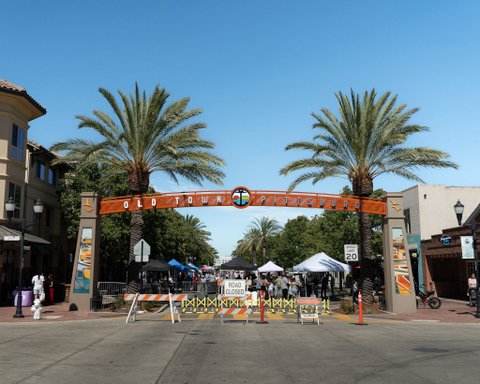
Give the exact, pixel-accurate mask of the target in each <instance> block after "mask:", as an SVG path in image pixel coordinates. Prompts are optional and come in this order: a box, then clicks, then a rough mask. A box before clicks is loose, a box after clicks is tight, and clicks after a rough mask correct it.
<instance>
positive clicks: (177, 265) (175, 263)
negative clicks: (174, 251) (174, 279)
mask: <svg viewBox="0 0 480 384" xmlns="http://www.w3.org/2000/svg"><path fill="white" fill-rule="evenodd" d="M168 264H170V266H171V267H173V268H176V269H178V270H179V271H186V270H188V267H186V266H185V265H183V264H182V263H179V262H178V261H177V260H175V259H172V260H170V261H169V262H168Z"/></svg>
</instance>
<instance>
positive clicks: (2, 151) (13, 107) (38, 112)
mask: <svg viewBox="0 0 480 384" xmlns="http://www.w3.org/2000/svg"><path fill="white" fill-rule="evenodd" d="M45 113H46V110H45V108H44V107H42V106H41V105H40V104H39V103H38V102H37V101H36V100H35V99H33V98H32V97H31V96H30V95H29V94H28V93H27V91H26V90H25V89H24V88H22V87H20V86H18V85H15V84H13V83H10V82H8V81H5V80H0V224H1V225H0V243H1V245H2V248H1V251H0V303H5V302H7V301H8V300H9V299H10V298H11V292H12V290H13V289H15V287H16V286H17V285H18V282H19V272H20V269H19V267H20V247H19V242H18V241H5V236H7V238H8V236H13V237H14V238H15V237H16V236H17V237H18V235H20V234H21V231H20V227H21V223H22V220H24V223H25V227H26V230H25V232H26V236H25V238H24V239H25V245H26V247H25V248H24V249H25V250H24V265H23V276H22V277H23V281H24V283H26V285H29V283H30V281H31V277H32V274H34V273H35V272H40V271H42V272H44V273H45V274H46V275H48V274H50V273H51V274H53V277H54V280H55V281H56V282H64V281H67V280H68V277H69V276H67V275H68V271H69V270H71V264H70V265H68V264H69V257H68V255H69V251H68V244H67V239H66V235H65V231H64V229H63V228H64V225H63V223H62V213H61V209H60V204H59V201H58V196H57V190H58V187H57V181H58V180H59V179H60V178H61V177H62V176H63V173H64V172H65V169H66V166H65V165H53V164H52V161H53V160H54V159H56V158H57V155H56V154H54V153H52V152H51V151H49V150H47V149H46V148H44V147H42V146H41V145H40V144H37V143H35V142H33V141H31V140H28V130H29V127H30V125H29V124H30V122H31V121H32V120H34V119H36V118H39V117H41V116H43V115H44V114H45ZM9 198H12V199H13V201H14V203H15V211H14V212H13V215H12V217H10V218H9V217H8V215H7V211H6V209H5V203H6V202H7V201H8V199H9ZM37 199H40V201H41V202H42V203H43V206H44V209H43V213H42V214H41V216H40V217H39V220H38V221H36V220H35V217H34V211H33V205H34V202H35V201H36V200H37Z"/></svg>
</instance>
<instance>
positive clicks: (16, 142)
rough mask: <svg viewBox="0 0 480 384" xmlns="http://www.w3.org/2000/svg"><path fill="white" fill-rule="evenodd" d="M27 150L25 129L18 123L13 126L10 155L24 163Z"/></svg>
mask: <svg viewBox="0 0 480 384" xmlns="http://www.w3.org/2000/svg"><path fill="white" fill-rule="evenodd" d="M24 151H25V131H24V130H23V128H20V127H19V126H18V125H16V124H13V127H12V145H11V146H10V156H11V158H12V159H14V160H17V161H21V162H22V163H23V161H24V159H25V157H24Z"/></svg>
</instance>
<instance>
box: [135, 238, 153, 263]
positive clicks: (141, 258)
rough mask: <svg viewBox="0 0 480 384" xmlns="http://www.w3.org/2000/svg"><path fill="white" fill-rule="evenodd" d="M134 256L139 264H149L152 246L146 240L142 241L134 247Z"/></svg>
mask: <svg viewBox="0 0 480 384" xmlns="http://www.w3.org/2000/svg"><path fill="white" fill-rule="evenodd" d="M133 254H134V255H135V261H136V262H137V263H143V262H147V261H148V259H149V256H150V245H148V243H147V242H146V241H145V240H143V239H142V240H140V241H139V242H138V243H137V244H135V246H134V247H133Z"/></svg>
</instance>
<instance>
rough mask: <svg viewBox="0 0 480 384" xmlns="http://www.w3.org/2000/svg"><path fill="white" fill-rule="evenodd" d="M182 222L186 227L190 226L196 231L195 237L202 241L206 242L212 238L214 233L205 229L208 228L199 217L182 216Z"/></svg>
mask: <svg viewBox="0 0 480 384" xmlns="http://www.w3.org/2000/svg"><path fill="white" fill-rule="evenodd" d="M182 220H183V222H184V223H185V224H186V225H188V226H189V227H191V228H192V229H193V230H194V232H195V235H196V236H197V237H198V238H199V239H202V240H205V241H207V240H209V239H210V236H211V234H212V233H211V232H209V231H207V230H206V229H205V228H207V227H206V225H205V224H204V223H202V221H200V219H199V218H198V217H195V216H193V215H188V214H187V215H185V216H182Z"/></svg>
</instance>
